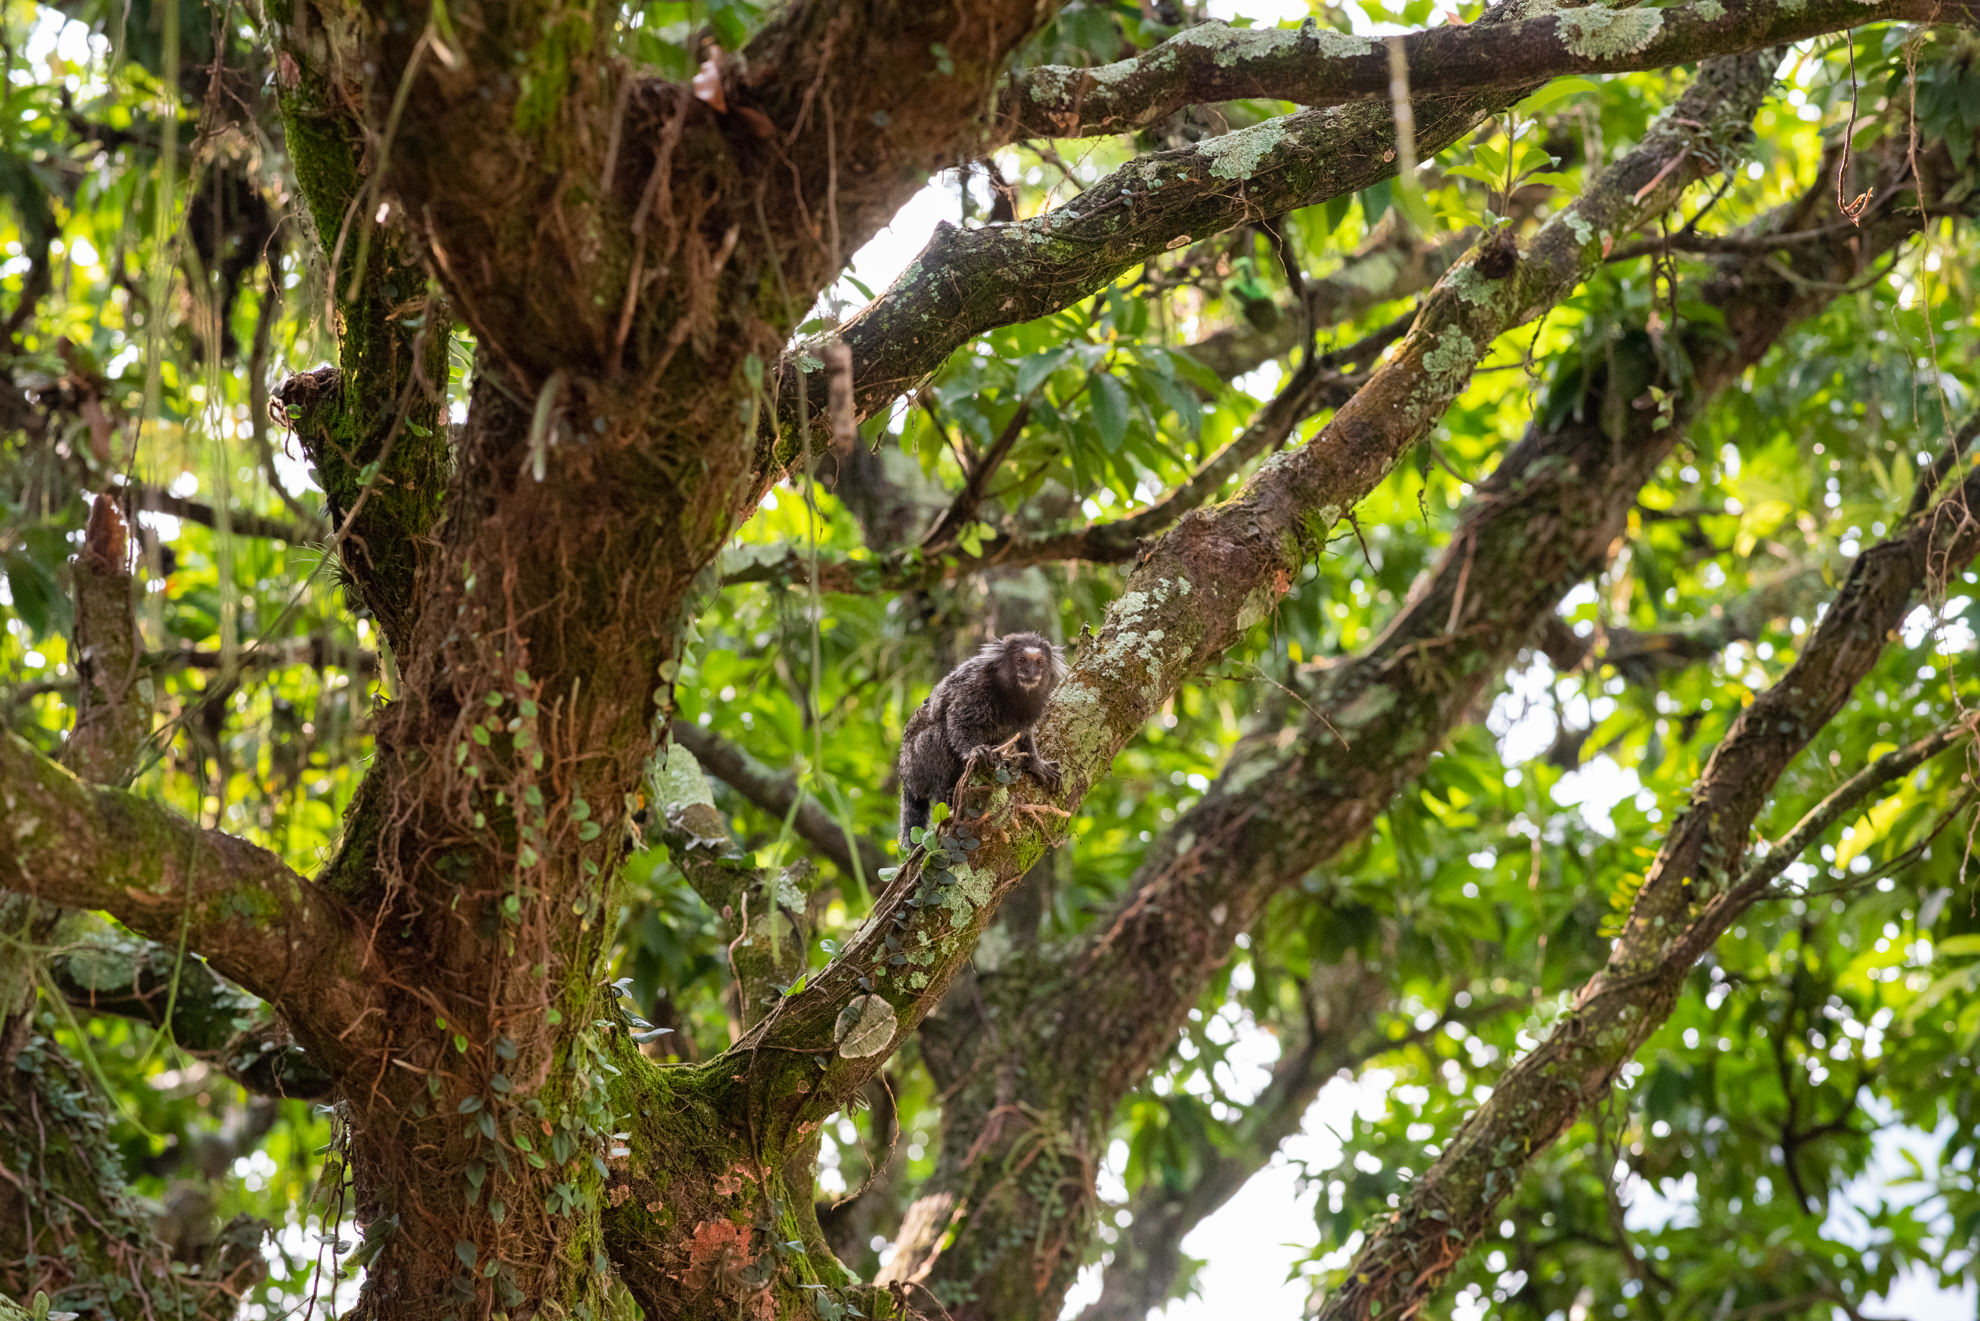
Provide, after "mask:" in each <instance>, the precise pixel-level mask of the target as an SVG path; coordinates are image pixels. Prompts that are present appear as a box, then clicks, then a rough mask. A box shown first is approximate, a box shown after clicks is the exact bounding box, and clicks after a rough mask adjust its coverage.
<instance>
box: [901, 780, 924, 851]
mask: <svg viewBox="0 0 1980 1321" xmlns="http://www.w3.org/2000/svg"><path fill="white" fill-rule="evenodd" d="M927 828H928V800H927V799H926V798H918V797H916V796H915V795H913V794H911V793H906V792H903V793H902V794H901V854H902V856H906V854H907V852H908V850H909V849H912V848H913V847H914V833H913V832H914V831H915V830H917V829H920V830H926V829H927Z"/></svg>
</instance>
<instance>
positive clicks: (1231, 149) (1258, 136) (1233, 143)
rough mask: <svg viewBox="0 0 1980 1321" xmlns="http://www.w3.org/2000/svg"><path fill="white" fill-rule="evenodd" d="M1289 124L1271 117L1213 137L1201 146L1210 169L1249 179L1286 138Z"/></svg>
mask: <svg viewBox="0 0 1980 1321" xmlns="http://www.w3.org/2000/svg"><path fill="white" fill-rule="evenodd" d="M1285 135H1286V130H1285V125H1284V124H1283V123H1282V122H1280V121H1279V120H1276V119H1268V120H1266V121H1265V122H1264V123H1262V124H1253V125H1252V126H1251V127H1250V128H1241V129H1238V130H1237V131H1236V132H1234V133H1226V134H1224V136H1222V137H1220V138H1212V139H1210V140H1209V141H1208V142H1205V143H1203V144H1202V145H1201V146H1199V147H1198V148H1197V150H1198V151H1200V152H1202V153H1203V155H1204V157H1205V158H1206V159H1208V160H1209V162H1210V173H1211V174H1212V175H1213V176H1215V177H1216V178H1219V179H1248V178H1250V177H1251V176H1252V175H1253V174H1256V173H1257V172H1258V166H1259V163H1260V162H1261V161H1263V160H1264V159H1265V157H1267V156H1268V155H1270V154H1271V152H1272V150H1273V148H1275V147H1277V146H1278V145H1279V144H1280V143H1281V142H1282V141H1284V140H1285Z"/></svg>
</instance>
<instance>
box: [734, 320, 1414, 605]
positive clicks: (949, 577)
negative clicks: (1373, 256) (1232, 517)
mask: <svg viewBox="0 0 1980 1321" xmlns="http://www.w3.org/2000/svg"><path fill="white" fill-rule="evenodd" d="M1413 319H1414V318H1413V317H1411V316H1405V317H1402V318H1400V319H1398V320H1397V321H1395V322H1393V323H1391V324H1390V325H1388V326H1385V327H1383V328H1382V329H1380V330H1377V331H1375V332H1374V333H1373V334H1370V335H1367V336H1365V337H1364V338H1362V339H1361V340H1359V341H1357V342H1356V343H1354V344H1350V345H1348V346H1346V347H1344V348H1341V349H1337V350H1335V351H1334V352H1332V353H1325V354H1315V355H1313V356H1312V357H1310V358H1308V359H1306V360H1305V361H1303V362H1302V363H1301V364H1300V365H1299V367H1298V369H1297V370H1295V371H1294V372H1293V373H1292V375H1291V377H1290V378H1288V379H1287V380H1286V382H1285V383H1284V384H1283V385H1281V386H1280V387H1279V391H1278V393H1277V394H1275V395H1274V396H1273V397H1272V398H1271V399H1270V400H1268V401H1267V402H1266V404H1265V405H1264V407H1262V408H1260V409H1259V410H1258V412H1257V413H1256V414H1254V415H1253V417H1252V420H1251V422H1250V423H1249V424H1248V425H1247V426H1246V427H1245V429H1244V430H1243V431H1241V432H1239V433H1238V435H1237V436H1235V437H1234V438H1232V439H1231V441H1230V442H1229V443H1228V444H1226V445H1225V446H1224V447H1223V448H1222V449H1220V450H1218V451H1217V452H1216V453H1215V454H1213V455H1211V456H1210V457H1209V458H1208V459H1206V460H1204V462H1203V464H1202V466H1200V467H1199V468H1198V469H1197V470H1196V471H1195V472H1193V473H1191V474H1190V476H1189V477H1188V478H1187V479H1186V480H1184V481H1183V482H1182V483H1181V484H1179V485H1178V486H1177V487H1176V489H1175V490H1173V491H1171V492H1170V493H1169V494H1168V495H1166V496H1164V497H1163V498H1162V499H1160V500H1158V501H1156V502H1155V503H1154V504H1151V505H1149V506H1147V507H1146V508H1143V509H1140V510H1137V511H1136V512H1134V513H1132V514H1129V515H1127V516H1125V517H1123V518H1119V519H1115V520H1113V521H1111V522H1105V523H1087V524H1081V525H1079V526H1077V527H1073V528H1068V529H1064V530H1061V531H1048V532H1000V533H997V534H996V535H994V536H991V537H988V538H986V539H985V540H984V542H983V544H982V548H981V549H980V550H978V551H977V552H975V553H974V554H972V553H970V552H967V551H961V550H957V549H955V548H953V547H941V548H910V549H906V550H898V549H896V550H893V551H892V553H889V554H885V555H881V556H875V557H871V558H857V559H855V558H849V557H822V556H821V557H817V559H818V564H817V573H818V587H819V590H820V591H827V592H873V591H918V590H923V589H926V588H929V587H933V586H935V585H936V584H937V583H942V582H950V581H953V580H955V579H958V578H963V577H967V576H969V575H971V574H975V573H985V572H990V571H993V570H999V569H1022V568H1026V567H1029V566H1031V565H1034V564H1050V563H1055V562H1059V561H1065V560H1081V561H1085V562H1086V563H1089V564H1126V563H1128V562H1129V561H1131V560H1133V559H1134V558H1135V556H1137V555H1139V554H1140V553H1141V551H1142V549H1143V548H1144V546H1145V545H1146V543H1147V541H1148V539H1149V538H1151V537H1154V536H1156V535H1158V534H1160V533H1162V532H1165V531H1167V530H1168V529H1169V528H1171V527H1174V526H1175V524H1176V523H1177V522H1178V521H1179V520H1180V519H1181V518H1182V517H1183V515H1185V514H1187V513H1188V512H1189V511H1190V510H1192V509H1197V508H1201V507H1202V506H1203V505H1205V504H1207V503H1209V502H1210V501H1211V500H1212V499H1213V498H1215V497H1216V496H1217V494H1218V493H1219V492H1221V491H1222V490H1223V489H1224V488H1225V487H1226V486H1228V485H1229V484H1230V483H1231V481H1232V480H1233V479H1235V478H1236V477H1237V476H1238V474H1239V473H1241V472H1243V471H1244V468H1245V465H1247V464H1249V463H1250V462H1251V461H1252V460H1253V459H1256V458H1257V457H1258V456H1259V455H1261V454H1264V453H1266V452H1267V451H1269V450H1276V449H1279V448H1281V447H1283V446H1284V445H1285V444H1286V443H1287V442H1288V441H1290V440H1291V439H1292V436H1293V432H1294V430H1295V429H1296V428H1297V427H1298V426H1299V425H1300V424H1301V423H1302V422H1304V421H1306V420H1307V419H1308V418H1310V417H1312V416H1313V415H1314V414H1316V413H1318V412H1320V411H1322V410H1324V409H1328V408H1338V407H1340V406H1341V405H1342V404H1344V403H1346V402H1347V401H1348V400H1349V399H1350V398H1352V397H1353V395H1354V392H1355V389H1356V388H1357V387H1358V385H1359V384H1360V382H1361V381H1362V379H1364V378H1363V377H1361V376H1360V375H1359V374H1350V373H1348V372H1347V371H1345V370H1344V369H1346V368H1351V367H1353V366H1355V365H1357V364H1367V363H1370V362H1373V361H1374V359H1375V358H1376V356H1377V355H1379V354H1380V353H1381V352H1382V350H1383V349H1386V348H1387V347H1388V346H1389V345H1391V344H1393V343H1394V342H1395V341H1396V340H1398V339H1400V338H1401V337H1402V336H1403V334H1404V333H1405V332H1406V331H1407V330H1408V329H1409V323H1410V321H1411V320H1413ZM814 556H815V552H814V551H813V550H812V549H811V548H809V547H807V548H803V549H800V548H797V547H791V548H789V549H786V550H784V551H783V552H782V553H781V554H778V553H777V550H776V548H774V547H765V548H763V549H762V550H761V551H757V552H755V553H753V554H751V556H750V558H749V559H748V561H747V562H742V563H738V564H737V565H736V566H735V567H734V568H732V569H731V570H730V571H729V572H728V573H727V574H725V575H724V576H723V579H722V582H723V584H724V585H725V586H727V585H730V584H735V583H746V582H786V583H796V582H808V581H809V580H810V575H811V572H812V561H813V559H814Z"/></svg>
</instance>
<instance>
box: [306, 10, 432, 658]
mask: <svg viewBox="0 0 1980 1321" xmlns="http://www.w3.org/2000/svg"><path fill="white" fill-rule="evenodd" d="M309 12H310V11H309V10H308V8H307V5H306V2H305V0H298V4H297V6H296V10H295V13H296V15H297V16H298V17H299V18H304V19H305V20H306V17H307V15H308V13H309ZM288 32H289V33H290V38H291V39H290V40H289V42H288V45H287V50H288V55H289V60H290V62H289V63H288V64H285V65H284V69H285V71H286V70H293V73H288V74H286V81H285V83H284V85H283V86H281V87H280V88H279V89H278V90H279V92H280V100H281V105H282V122H283V129H284V134H285V137H286V141H287V146H288V150H289V157H290V159H291V160H292V161H293V162H294V164H295V170H296V178H297V180H298V181H299V182H300V184H301V185H302V192H303V198H304V201H305V202H307V203H308V207H309V215H310V218H311V221H312V228H313V229H314V232H315V235H316V242H317V247H318V249H319V251H320V252H321V254H322V257H323V261H324V264H325V266H326V268H327V278H328V281H329V284H330V302H331V310H332V312H333V314H334V320H335V329H336V333H337V359H338V365H337V367H335V368H331V367H319V368H317V369H315V370H313V371H308V372H303V373H301V374H299V375H296V376H292V377H290V378H289V379H288V380H286V381H284V382H283V383H282V384H281V385H280V386H278V387H277V388H276V389H275V391H274V393H273V397H274V401H275V407H276V409H277V410H278V412H279V414H280V417H279V420H280V421H281V422H283V423H284V424H285V425H287V426H288V427H290V428H291V429H293V430H294V432H295V434H296V437H297V439H298V440H300V441H301V443H302V447H303V451H304V453H306V454H307V455H308V456H309V460H310V463H311V465H312V466H313V467H314V469H315V473H316V481H317V485H318V486H319V487H320V488H321V489H322V491H323V493H324V498H325V501H326V503H327V505H328V508H329V515H330V520H329V521H330V531H331V533H332V534H333V535H334V536H336V538H337V551H338V554H339V555H340V556H341V558H342V560H343V562H344V565H345V567H346V568H347V569H348V570H349V572H350V575H351V581H352V583H353V585H354V587H355V589H356V590H355V593H354V598H355V599H354V600H353V602H352V603H353V605H354V606H356V607H361V609H362V611H363V612H366V613H369V614H370V615H371V616H372V617H373V618H375V619H376V620H377V621H378V624H379V627H380V630H381V631H382V632H383V633H384V635H385V638H386V640H387V642H389V643H390V644H391V645H392V646H393V647H394V648H395V649H403V648H404V647H405V646H406V644H407V642H408V641H409V639H410V637H411V632H412V623H413V620H414V618H415V616H416V614H417V601H416V593H417V588H418V580H419V568H420V565H421V563H422V562H423V561H424V559H425V558H426V556H427V554H428V550H429V541H428V534H429V533H430V531H431V529H432V527H433V524H434V523H435V521H436V520H437V519H438V518H439V514H440V504H441V499H442V496H443V495H444V493H445V486H446V479H447V473H448V467H449V459H448V436H447V426H446V419H445V417H444V416H443V412H442V410H443V407H444V405H445V402H446V393H447V353H448V340H449V337H450V333H451V330H452V322H451V317H450V314H449V312H448V309H447V305H446V303H445V302H444V301H443V300H441V299H440V298H438V297H435V296H433V294H432V293H431V292H430V290H429V287H428V279H427V274H426V269H425V264H424V261H423V259H422V257H421V255H420V253H419V252H418V251H417V250H416V249H415V248H414V247H413V246H412V244H411V243H410V241H409V238H408V235H407V234H406V232H405V230H404V228H403V226H402V225H401V224H400V223H398V221H397V219H396V218H392V219H388V220H387V221H384V222H381V221H380V220H379V219H378V211H379V199H380V196H381V194H380V192H379V190H378V188H377V186H376V180H375V179H374V178H373V177H372V173H371V172H372V171H373V170H375V169H376V167H377V159H376V152H375V151H374V150H372V149H370V148H368V147H367V145H366V141H365V129H364V126H363V125H362V124H361V123H360V122H359V120H358V118H357V117H356V116H355V115H354V114H352V112H351V110H350V106H351V105H352V104H353V101H352V98H351V96H350V94H349V92H348V90H347V89H344V88H341V87H339V86H337V85H336V84H335V83H334V82H333V80H332V78H331V75H330V73H329V69H330V68H331V67H334V66H335V65H336V64H337V60H338V55H337V54H336V53H333V51H332V50H331V49H330V48H329V47H328V45H327V43H326V41H325V40H324V39H323V38H322V37H321V36H320V35H319V37H318V38H317V39H311V37H310V29H309V27H308V24H307V22H306V21H305V22H303V23H302V25H301V26H291V27H290V28H288ZM388 214H389V213H388Z"/></svg>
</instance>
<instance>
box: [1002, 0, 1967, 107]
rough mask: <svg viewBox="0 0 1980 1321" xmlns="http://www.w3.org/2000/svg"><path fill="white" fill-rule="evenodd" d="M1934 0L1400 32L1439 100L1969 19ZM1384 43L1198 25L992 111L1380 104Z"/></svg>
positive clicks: (1017, 84) (1715, 1) (1744, 0)
mask: <svg viewBox="0 0 1980 1321" xmlns="http://www.w3.org/2000/svg"><path fill="white" fill-rule="evenodd" d="M1973 12H1974V11H1973V9H1972V8H1971V7H1970V6H1968V5H1965V4H1961V3H1938V2H1937V0H1898V2H1897V3H1887V4H1875V5H1871V6H1867V7H1866V6H1865V5H1863V4H1862V3H1860V2H1859V0H1816V3H1812V4H1809V5H1805V6H1798V7H1793V8H1783V7H1781V6H1779V5H1775V4H1772V3H1768V0H1757V2H1755V0H1728V2H1727V3H1723V4H1722V3H1719V0H1707V2H1706V3H1696V4H1690V5H1679V6H1675V7H1672V8H1668V9H1659V10H1647V9H1625V10H1610V9H1604V8H1601V7H1592V8H1588V9H1574V10H1568V11H1565V12H1560V13H1552V14H1543V15H1541V16H1539V17H1536V18H1527V19H1523V20H1521V21H1519V22H1514V23H1498V24H1484V23H1472V24H1452V25H1449V26H1446V27H1440V28H1432V29H1430V30H1428V31H1425V32H1412V33H1410V34H1408V35H1407V36H1405V37H1403V38H1401V45H1402V57H1403V62H1404V64H1405V65H1406V66H1407V67H1408V69H1409V81H1410V85H1411V86H1412V87H1423V88H1434V89H1436V91H1437V93H1438V94H1439V95H1444V94H1449V93H1455V92H1466V91H1485V90H1491V89H1497V88H1519V87H1530V86H1532V85H1534V84H1536V83H1544V82H1548V81H1550V80H1552V79H1554V78H1559V77H1563V76H1565V75H1568V74H1581V73H1624V72H1627V71H1629V70H1633V69H1661V68H1665V67H1667V66H1670V65H1675V64H1690V63H1693V62H1696V61H1698V60H1702V59H1705V58H1707V57H1710V56H1715V55H1736V54H1739V53H1741V52H1743V51H1750V50H1760V49H1762V48H1764V47H1767V46H1783V45H1788V44H1790V43H1792V42H1796V41H1802V40H1805V39H1806V38H1808V37H1814V36H1820V35H1821V34H1823V33H1825V32H1838V31H1842V30H1844V29H1847V28H1853V27H1857V26H1859V25H1861V24H1864V23H1877V22H1961V21H1967V22H1970V21H1972V14H1973ZM1390 79H1391V75H1390V68H1389V52H1388V50H1387V48H1386V45H1385V43H1382V42H1377V41H1373V40H1370V39H1368V38H1366V37H1357V36H1352V35H1350V34H1348V33H1344V32H1337V31H1335V30H1333V29H1332V28H1326V27H1321V26H1319V25H1318V24H1317V23H1314V22H1312V21H1311V20H1309V21H1308V22H1307V23H1305V24H1303V25H1302V26H1300V27H1297V28H1290V29H1287V28H1233V27H1226V26H1225V25H1223V24H1222V23H1205V24H1202V25H1201V26H1198V27H1193V28H1189V29H1187V30H1186V31H1184V32H1181V33H1178V34H1177V35H1176V36H1173V37H1171V38H1169V39H1168V40H1167V41H1165V42H1163V43H1162V44H1161V45H1159V46H1156V47H1155V48H1154V49H1153V50H1150V51H1148V52H1147V53H1146V54H1143V55H1140V56H1137V57H1135V58H1134V59H1131V60H1121V61H1119V62H1117V63H1114V64H1103V65H1101V66H1099V67H1098V68H1092V69H1077V68H1067V67H1063V66H1058V65H1045V66H1041V67H1037V68H1031V69H1026V70H1023V71H1022V72H1020V73H1017V74H1015V75H1013V77H1012V78H1011V80H1010V83H1009V84H1008V85H1007V86H1006V87H1005V89H1004V93H1003V95H1002V97H1001V98H1000V100H999V104H998V108H997V123H998V129H999V133H1000V136H1002V137H1003V138H1005V139H1007V140H1008V139H1016V138H1074V137H1087V136H1091V135H1093V134H1099V133H1119V132H1124V131H1127V130H1131V129H1137V128H1145V127H1147V126H1148V125H1150V124H1154V123H1157V122H1159V121H1160V120H1163V119H1166V118H1167V117H1168V116H1170V115H1172V114H1174V113H1175V112H1176V111H1178V110H1180V109H1182V108H1183V107H1184V106H1188V105H1200V104H1203V103H1205V102H1211V101H1234V100H1239V99H1244V98H1264V99H1267V100H1273V101H1291V102H1294V103H1295V104H1298V105H1302V106H1326V105H1340V104H1343V103H1346V102H1350V101H1366V100H1378V101H1379V100H1384V99H1386V98H1387V97H1388V95H1389V89H1390Z"/></svg>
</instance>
